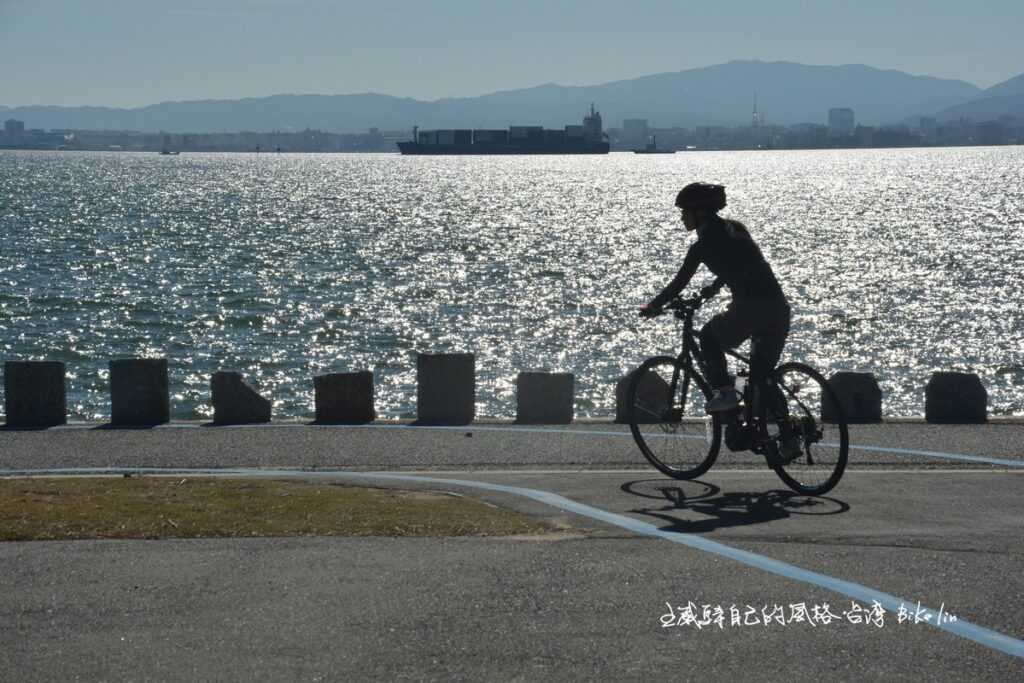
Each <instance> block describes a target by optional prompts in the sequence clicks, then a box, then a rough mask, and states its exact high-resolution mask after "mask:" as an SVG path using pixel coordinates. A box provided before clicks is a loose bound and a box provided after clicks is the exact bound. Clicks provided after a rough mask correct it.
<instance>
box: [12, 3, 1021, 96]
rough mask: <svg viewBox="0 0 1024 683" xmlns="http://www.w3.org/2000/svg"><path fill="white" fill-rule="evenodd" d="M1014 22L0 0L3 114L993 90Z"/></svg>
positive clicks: (895, 14)
mask: <svg viewBox="0 0 1024 683" xmlns="http://www.w3.org/2000/svg"><path fill="white" fill-rule="evenodd" d="M1021 25H1024V3H1020V2H1019V0H990V1H989V2H986V3H985V6H984V8H978V7H974V6H970V5H968V4H966V3H962V2H954V1H953V0H933V1H931V2H926V1H923V0H907V1H906V2H903V3H900V4H899V6H893V5H891V4H890V3H888V2H882V1H881V0H863V1H862V2H860V3H857V4H856V5H854V4H852V3H839V2H832V3H813V4H808V3H806V2H803V1H802V0H775V1H774V2H764V1H755V0H722V1H721V2H718V3H714V4H710V3H691V2H679V1H669V0H647V1H639V2H637V3H633V4H631V5H630V4H626V3H623V2H621V0H615V1H614V2H613V1H611V0H591V1H590V2H588V3H586V4H585V5H583V4H582V3H575V2H572V3H570V2H551V1H550V0H548V1H547V2H542V1H541V0H520V1H519V2H517V3H501V4H495V5H493V6H487V5H485V4H483V3H479V2H473V1H471V0H447V1H446V2H443V3H442V2H438V3H422V2H419V3H417V2H409V1H402V0H379V1H378V2H375V3H373V4H372V5H370V4H367V3H356V2H330V1H329V0H207V1H206V2H201V1H199V0H178V1H177V2H175V3H165V2H157V1H156V0H136V1H135V2H131V3H123V2H115V1H114V0H92V1H90V2H88V3H84V2H80V1H72V0H0V105H6V106H10V107H16V106H27V105H64V106H76V105H93V106H111V107H138V106H145V105H149V104H155V103H158V102H165V101H173V100H201V99H233V98H239V97H260V96H266V95H272V94H283V93H315V94H327V95H330V94H350V93H363V92H375V93H381V94H388V95H396V96H401V97H412V98H416V99H421V100H428V101H430V100H437V99H440V98H444V97H463V96H476V95H482V94H487V93H492V92H496V91H502V90H511V89H518V88H526V87H532V86H536V85H541V84H544V83H550V82H555V83H559V84H561V85H595V84H600V83H605V82H609V81H615V80H620V79H628V78H633V77H637V76H644V75H648V74H655V73H663V72H674V71H681V70H686V69H692V68H698V67H703V66H708V65H711V64H716V63H722V62H727V61H731V60H736V59H757V60H764V61H792V62H799V63H804V64H822V65H836V64H867V65H869V66H873V67H877V68H882V69H895V70H900V71H905V72H907V73H910V74H914V75H927V76H933V77H938V78H951V79H960V80H964V81H967V82H969V83H972V84H974V85H977V86H979V87H982V88H986V87H989V86H991V85H993V84H995V83H998V82H1000V81H1003V80H1005V79H1007V78H1010V77H1013V76H1016V75H1017V74H1019V73H1021V71H1022V70H1024V41H1021V40H1019V35H1017V34H1018V32H1019V27H1020V26H1021ZM939 37H941V39H940V38H939Z"/></svg>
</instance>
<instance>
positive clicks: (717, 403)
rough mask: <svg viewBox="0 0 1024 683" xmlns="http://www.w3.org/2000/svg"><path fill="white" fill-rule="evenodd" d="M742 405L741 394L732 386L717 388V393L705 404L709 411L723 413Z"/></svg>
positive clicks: (705, 408)
mask: <svg viewBox="0 0 1024 683" xmlns="http://www.w3.org/2000/svg"><path fill="white" fill-rule="evenodd" d="M739 405H740V394H739V392H738V391H736V390H735V389H733V388H732V387H723V388H722V389H716V390H715V395H714V396H712V397H711V400H710V401H708V402H707V405H705V406H704V410H706V411H707V412H709V413H722V412H725V411H728V410H735V409H736V408H738V407H739Z"/></svg>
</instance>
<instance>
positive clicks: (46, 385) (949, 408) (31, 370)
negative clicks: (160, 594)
mask: <svg viewBox="0 0 1024 683" xmlns="http://www.w3.org/2000/svg"><path fill="white" fill-rule="evenodd" d="M416 376H417V383H416V416H417V422H419V423H422V424H468V423H470V422H472V421H473V420H474V419H475V417H476V357H475V355H474V354H471V353H455V354H425V353H421V354H419V355H418V358H417V363H416ZM628 379H629V376H628V375H627V376H626V377H623V378H622V379H620V380H619V382H618V386H617V387H616V404H617V406H616V421H619V422H623V421H625V416H626V406H625V389H626V385H627V382H628ZM829 383H830V385H831V386H832V387H833V388H834V389H835V391H836V395H837V397H838V400H839V403H840V405H841V406H842V408H843V410H844V412H845V413H846V416H847V419H848V420H849V421H850V422H853V423H870V422H881V421H882V392H881V389H880V388H879V386H878V382H877V380H876V379H875V376H874V375H873V374H871V373H855V372H839V373H836V374H834V375H833V376H832V377H831V378H829ZM516 386H517V391H516V421H517V422H519V423H522V424H568V423H570V422H572V420H573V401H574V394H575V378H574V376H573V375H572V374H570V373H548V372H521V373H519V375H518V377H517V380H516ZM210 387H211V397H212V403H213V411H214V417H213V422H214V424H222V425H231V424H254V423H262V422H269V421H270V417H271V404H270V401H269V400H268V399H267V398H265V397H263V396H260V395H259V393H257V392H256V390H255V389H254V388H253V387H252V386H251V385H249V384H248V383H247V382H246V381H245V379H244V378H243V377H242V375H241V373H238V372H229V371H222V372H217V373H215V374H214V375H213V377H212V379H211V382H210ZM313 388H314V396H315V398H314V403H315V411H316V412H315V414H316V417H315V421H316V422H317V423H323V424H358V423H366V422H372V421H373V420H374V419H376V416H377V415H376V410H375V408H374V400H373V394H374V391H373V390H374V386H373V373H372V372H369V371H363V372H348V373H334V374H327V375H318V376H316V377H314V378H313ZM110 398H111V419H110V423H111V425H114V426H141V425H157V424H163V423H166V422H168V421H169V420H170V392H169V387H168V377H167V359H165V358H133V359H122V360H113V361H110ZM4 400H5V407H6V415H7V426H8V427H16V428H42V427H50V426H56V425H61V424H65V423H66V422H67V399H66V380H65V367H64V363H61V362H57V361H7V362H6V363H4ZM987 404H988V394H987V392H986V391H985V387H984V386H983V385H982V384H981V380H980V379H979V378H978V376H977V375H975V374H969V373H957V372H936V373H934V374H933V375H932V376H931V379H930V380H929V382H928V385H927V387H926V388H925V418H926V420H927V421H929V422H938V423H978V422H985V421H986V419H987ZM821 408H822V414H823V417H824V418H825V419H826V420H829V419H830V418H831V417H832V416H833V415H834V412H835V411H834V406H832V405H831V402H830V401H828V400H826V401H825V402H824V404H823V405H822V406H821Z"/></svg>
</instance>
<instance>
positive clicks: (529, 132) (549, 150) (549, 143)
mask: <svg viewBox="0 0 1024 683" xmlns="http://www.w3.org/2000/svg"><path fill="white" fill-rule="evenodd" d="M608 148H609V145H608V136H607V135H606V134H605V132H604V131H603V130H602V124H601V114H600V113H599V112H597V111H595V110H594V105H593V104H591V105H590V114H588V115H586V116H584V117H583V125H576V126H566V127H565V128H564V129H562V130H558V129H555V130H551V129H545V128H544V127H543V126H512V127H510V128H508V129H506V130H485V129H478V130H473V129H468V128H467V129H447V130H420V129H419V128H418V127H416V128H413V129H412V140H407V141H405V142H399V143H398V149H399V151H401V152H402V154H607V153H608Z"/></svg>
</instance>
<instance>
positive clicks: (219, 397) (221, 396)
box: [210, 371, 270, 425]
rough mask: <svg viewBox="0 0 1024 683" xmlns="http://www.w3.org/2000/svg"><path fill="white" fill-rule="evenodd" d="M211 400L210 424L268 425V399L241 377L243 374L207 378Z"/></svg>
mask: <svg viewBox="0 0 1024 683" xmlns="http://www.w3.org/2000/svg"><path fill="white" fill-rule="evenodd" d="M210 393H211V395H212V397H213V422H214V424H219V425H242V424H255V423H259V422H270V400H269V399H266V398H263V397H262V396H260V395H259V393H257V391H256V389H254V388H253V387H252V385H250V384H249V383H248V382H246V381H245V380H244V379H243V378H242V373H240V372H232V371H221V372H216V373H214V375H213V378H211V379H210Z"/></svg>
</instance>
